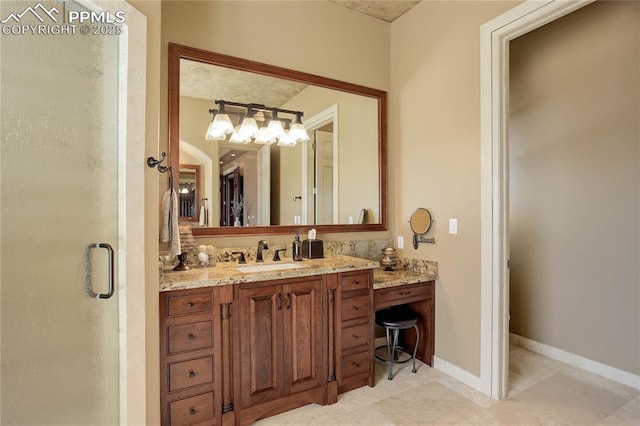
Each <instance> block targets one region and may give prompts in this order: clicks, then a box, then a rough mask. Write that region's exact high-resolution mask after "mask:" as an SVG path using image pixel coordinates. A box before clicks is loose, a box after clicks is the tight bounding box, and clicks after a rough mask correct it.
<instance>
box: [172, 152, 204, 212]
mask: <svg viewBox="0 0 640 426" xmlns="http://www.w3.org/2000/svg"><path fill="white" fill-rule="evenodd" d="M200 185H201V183H200V166H198V165H196V164H180V179H179V183H178V194H179V198H178V211H179V212H180V220H181V221H185V222H198V221H199V214H200V211H199V201H200V200H199V199H198V196H199V191H198V188H199V187H200Z"/></svg>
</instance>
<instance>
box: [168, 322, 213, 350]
mask: <svg viewBox="0 0 640 426" xmlns="http://www.w3.org/2000/svg"><path fill="white" fill-rule="evenodd" d="M167 333H168V336H167V337H168V339H167V352H168V353H169V354H175V353H178V352H184V351H192V350H195V349H202V348H210V347H211V346H212V342H213V326H212V323H211V320H209V321H198V322H192V323H188V324H179V325H170V326H169V327H168V330H167Z"/></svg>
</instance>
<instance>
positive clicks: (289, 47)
mask: <svg viewBox="0 0 640 426" xmlns="http://www.w3.org/2000/svg"><path fill="white" fill-rule="evenodd" d="M265 22H269V25H268V26H266V25H265ZM310 22H313V28H310V25H309V23H310ZM326 28H331V31H326V30H325V29H326ZM265 31H268V34H269V36H268V37H266V36H265ZM389 37H390V27H389V24H387V23H385V22H383V21H380V20H377V19H373V18H370V17H367V16H365V15H363V14H360V13H357V12H354V11H352V10H350V9H347V8H344V7H342V6H338V5H336V4H333V3H330V2H326V1H308V2H307V1H291V2H289V1H287V2H281V1H247V2H245V1H242V2H239V1H238V2H231V1H163V2H162V57H163V59H162V87H161V89H160V93H161V95H162V98H161V121H160V129H161V131H160V134H161V137H160V141H161V148H160V149H166V145H165V144H166V140H167V136H166V135H167V123H166V118H165V117H166V116H167V115H166V114H167V98H166V93H167V71H166V70H167V43H168V42H173V43H179V44H184V45H187V46H191V47H196V48H200V49H205V50H210V51H214V52H219V53H224V54H228V55H232V56H237V57H241V58H246V59H251V60H255V61H259V62H265V63H268V64H274V65H278V66H281V67H285V68H290V69H294V70H298V71H304V72H308V73H312V74H317V75H321V76H325V77H330V78H334V79H337V80H342V81H347V82H350V83H356V84H360V85H363V86H368V87H373V88H375V89H379V90H386V91H388V90H389V86H390V71H389V70H390V59H389V42H390V41H389ZM271 40H274V43H275V45H274V46H269V42H270V41H271ZM327 58H330V60H327ZM342 64H349V66H342ZM161 187H162V188H161V189H160V190H159V191H163V190H164V189H165V188H166V187H164V186H162V185H161ZM390 213H391V211H390ZM156 220H157V219H156ZM355 235H357V237H358V238H365V239H366V238H388V237H389V236H390V235H391V233H390V232H372V233H363V234H355ZM292 237H293V236H292V235H284V236H270V237H269V242H270V243H273V244H281V243H282V244H290V243H291V240H292ZM353 237H354V234H328V235H326V236H323V238H324V239H325V240H337V239H345V238H353ZM202 242H203V243H206V244H214V245H215V246H217V247H224V246H230V245H254V244H256V242H257V237H256V236H251V237H238V238H207V239H202Z"/></svg>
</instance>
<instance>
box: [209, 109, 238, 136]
mask: <svg viewBox="0 0 640 426" xmlns="http://www.w3.org/2000/svg"><path fill="white" fill-rule="evenodd" d="M213 125H214V126H215V128H216V129H217V130H218V132H224V133H225V134H227V135H228V134H229V133H233V123H231V119H230V118H229V116H228V115H227V114H216V116H215V117H213Z"/></svg>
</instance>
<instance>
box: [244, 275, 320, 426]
mask: <svg viewBox="0 0 640 426" xmlns="http://www.w3.org/2000/svg"><path fill="white" fill-rule="evenodd" d="M322 293H323V277H322V276H312V277H304V278H295V279H287V280H278V281H266V282H260V283H253V284H241V285H237V286H235V306H236V307H237V310H235V311H234V313H235V314H236V315H237V317H236V318H237V324H238V326H237V327H236V342H237V348H236V354H237V356H236V357H235V362H236V368H235V371H236V377H237V383H238V386H237V387H236V401H237V402H236V419H237V420H238V423H239V424H249V423H251V422H253V421H255V420H257V419H259V418H262V417H265V416H267V415H272V414H276V413H279V412H283V411H286V410H289V409H291V408H293V407H297V406H301V405H304V404H307V403H309V402H317V403H320V404H324V403H326V397H325V394H326V392H325V390H326V381H327V378H326V374H323V371H326V356H325V345H324V342H325V338H324V335H325V328H324V321H323V315H322V312H323V299H322Z"/></svg>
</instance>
